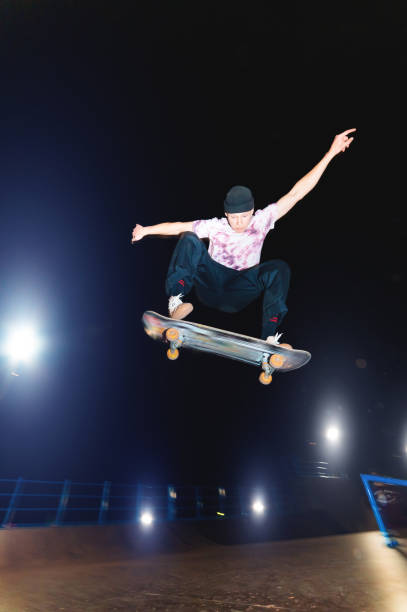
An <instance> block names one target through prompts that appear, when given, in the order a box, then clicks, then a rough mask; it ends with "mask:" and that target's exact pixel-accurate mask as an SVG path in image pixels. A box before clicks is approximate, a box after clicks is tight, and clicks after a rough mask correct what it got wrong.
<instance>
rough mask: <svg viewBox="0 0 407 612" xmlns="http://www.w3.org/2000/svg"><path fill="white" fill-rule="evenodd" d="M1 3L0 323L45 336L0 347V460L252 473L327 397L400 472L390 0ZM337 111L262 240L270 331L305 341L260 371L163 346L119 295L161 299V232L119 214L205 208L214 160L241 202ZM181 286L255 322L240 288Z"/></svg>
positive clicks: (290, 176)
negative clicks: (278, 370)
mask: <svg viewBox="0 0 407 612" xmlns="http://www.w3.org/2000/svg"><path fill="white" fill-rule="evenodd" d="M0 6H1V9H0V78H1V95H0V207H1V208H0V231H1V239H0V327H1V330H0V331H1V334H3V333H4V330H5V328H6V326H7V325H8V324H9V323H10V322H14V321H17V320H27V319H28V320H34V321H35V322H36V324H37V326H38V329H39V330H40V332H41V334H42V336H43V337H44V339H45V340H46V346H45V347H44V350H43V351H42V353H41V354H40V355H39V357H38V359H37V360H36V361H35V362H34V363H32V364H31V365H26V366H22V367H21V368H20V369H19V374H20V376H19V377H14V376H10V369H9V367H8V364H7V362H6V359H5V358H3V360H2V361H1V369H2V371H1V375H2V378H1V400H0V477H3V478H6V477H10V478H14V477H17V476H20V475H21V476H24V477H25V478H40V479H63V478H71V479H77V480H82V481H86V480H89V479H91V480H105V479H108V480H113V481H118V482H137V481H141V482H146V483H166V482H176V483H218V482H229V481H237V482H242V481H250V480H252V481H253V480H255V481H259V482H260V481H262V480H267V478H269V477H270V474H271V473H272V471H273V469H275V467H273V466H275V465H276V462H277V461H278V460H279V458H281V457H282V456H300V457H302V456H304V457H306V456H307V457H308V456H311V455H310V453H311V454H312V453H314V455H312V456H315V457H317V456H318V457H324V458H328V459H329V457H330V454H329V453H330V452H331V453H332V451H329V450H327V449H325V447H324V443H323V442H322V434H323V428H324V425H325V424H326V423H327V422H329V420H330V419H331V418H333V419H336V420H337V422H338V423H340V425H341V426H342V427H343V443H342V446H341V449H340V450H339V451H338V454H337V456H336V458H335V459H336V460H337V461H339V462H342V464H343V465H344V466H345V468H346V469H348V470H350V471H355V472H358V471H362V470H374V471H377V472H381V473H388V474H389V475H394V476H396V475H398V476H401V477H403V474H404V475H405V474H407V457H400V456H401V455H402V451H403V448H404V446H405V445H407V414H406V408H407V384H406V367H405V366H406V358H405V350H406V349H405V346H406V331H405V329H406V328H405V313H406V302H405V299H404V298H403V295H404V294H405V288H406V279H407V277H406V255H405V244H406V237H407V230H406V225H405V222H404V218H405V215H404V209H405V206H406V196H405V192H406V189H405V182H406V181H405V177H406V168H405V165H406V156H405V148H406V142H407V139H406V136H407V130H406V124H405V109H406V108H407V100H406V96H405V93H404V91H405V87H404V85H405V74H406V69H407V56H406V53H405V48H404V43H405V38H406V34H407V21H406V19H405V15H403V13H402V10H401V6H402V3H399V2H394V1H390V2H389V1H387V2H375V3H368V2H360V3H349V4H348V3H337V4H336V7H335V6H334V5H333V4H332V3H325V4H324V5H320V4H316V3H312V2H311V3H304V2H302V3H299V4H298V5H295V4H292V3H273V2H253V3H248V2H213V3H212V2H208V1H205V2H201V1H196V2H165V1H162V2H159V1H149V2H147V1H145V2H134V1H120V0H118V1H116V2H109V3H108V2H104V1H102V0H99V1H97V2H89V1H87V0H82V1H80V2H79V1H73V0H71V1H65V0H59V1H58V2H55V1H46V0H37V1H22V0H20V1H17V0H15V1H11V0H8V1H5V0H3V1H2V2H1V3H0ZM284 7H285V8H284ZM353 127H356V128H357V132H356V134H355V140H354V142H353V144H352V145H351V147H350V149H349V150H348V151H347V152H346V153H345V154H343V155H340V156H338V157H336V158H335V159H334V160H333V162H332V163H331V164H330V165H329V167H328V169H327V170H326V172H325V174H324V175H323V177H322V179H321V181H320V183H319V184H318V185H317V187H316V188H315V189H314V190H313V191H312V192H311V193H310V194H308V196H306V197H305V198H304V200H302V201H301V202H299V203H298V204H297V205H296V206H295V208H294V209H293V210H292V211H291V212H290V213H288V214H287V215H286V216H285V217H284V218H283V219H282V220H281V221H279V222H278V223H277V224H276V228H275V229H274V230H273V231H272V232H270V234H269V235H268V237H267V239H266V242H265V244H264V248H263V254H262V261H266V260H267V259H273V258H281V259H284V260H285V261H287V262H288V263H289V265H290V267H291V270H292V281H291V288H290V292H289V296H288V308H289V313H288V315H287V317H286V319H285V320H284V323H283V326H282V329H281V331H284V337H283V339H284V340H285V341H287V342H290V343H291V344H292V345H293V346H294V347H296V348H303V349H306V350H309V351H310V352H311V353H312V360H311V362H310V363H309V364H308V365H307V366H305V367H304V368H303V369H301V370H299V371H298V372H294V373H290V374H285V375H280V376H279V375H277V376H276V377H275V379H274V381H273V383H272V384H271V385H270V386H269V387H263V386H262V385H260V384H259V383H258V380H257V377H258V372H257V371H256V369H255V368H254V367H252V366H248V365H244V364H240V363H238V362H233V361H229V360H222V359H221V358H216V357H214V356H210V355H204V354H198V353H190V352H187V351H184V352H181V356H180V358H179V360H178V361H177V362H175V363H172V362H169V361H167V359H166V357H165V351H164V346H162V345H160V344H159V343H156V342H152V341H151V340H150V339H149V338H148V337H147V336H146V335H145V333H144V331H143V328H142V325H141V316H142V314H143V312H144V311H145V310H150V309H151V310H156V311H158V312H161V313H163V314H166V313H167V298H166V295H165V292H164V281H165V274H166V270H167V266H168V263H169V259H170V256H171V252H172V249H173V248H174V246H175V244H176V238H159V237H153V236H150V237H147V238H145V239H143V240H142V241H141V242H138V243H137V244H136V245H134V246H132V245H131V244H130V240H131V231H132V228H133V227H134V226H135V224H136V223H140V224H142V225H152V224H155V223H160V222H162V221H192V220H195V219H202V218H204V219H205V218H210V217H214V216H222V214H223V199H224V196H225V193H226V191H227V190H228V189H229V188H230V187H231V186H232V185H234V184H242V185H248V186H249V187H250V188H251V189H252V190H253V192H254V196H255V200H256V206H257V207H258V208H263V207H264V206H265V205H267V204H268V203H270V202H275V201H276V200H277V199H278V198H280V197H281V196H283V195H284V194H285V193H286V192H288V191H289V189H290V188H291V187H292V186H293V185H294V183H295V182H296V181H297V180H298V179H300V178H301V177H302V176H303V175H304V174H306V173H307V172H308V171H309V170H310V169H311V168H312V167H313V166H314V165H315V164H316V163H317V162H318V161H319V160H320V159H321V158H322V156H323V155H324V154H325V152H326V151H327V150H328V148H329V146H330V144H331V142H332V140H333V138H334V136H335V134H337V133H339V132H342V131H343V130H345V129H348V128H353ZM192 302H193V303H194V306H195V310H194V313H193V316H192V320H196V321H199V322H203V323H206V324H209V325H214V326H215V327H221V328H224V329H230V330H233V331H237V332H241V333H246V334H249V335H253V336H256V335H257V336H258V335H259V334H260V327H261V302H260V301H258V302H255V303H253V304H252V305H250V307H248V308H247V309H246V310H245V311H243V312H242V313H239V314H238V315H226V314H222V313H219V312H216V311H211V310H210V309H208V308H205V307H203V306H202V305H200V304H199V303H198V302H197V300H196V299H195V298H194V296H192ZM357 360H359V361H357ZM360 366H365V367H360ZM310 441H315V442H317V446H312V447H310V446H309V444H308V443H309V442H310ZM393 455H399V456H396V457H395V456H393Z"/></svg>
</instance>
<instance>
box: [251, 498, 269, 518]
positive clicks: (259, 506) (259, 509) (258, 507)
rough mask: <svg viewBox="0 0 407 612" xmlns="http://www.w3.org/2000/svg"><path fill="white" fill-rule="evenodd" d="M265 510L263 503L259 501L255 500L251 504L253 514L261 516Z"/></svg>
mask: <svg viewBox="0 0 407 612" xmlns="http://www.w3.org/2000/svg"><path fill="white" fill-rule="evenodd" d="M265 509H266V508H265V506H264V504H263V502H262V501H261V499H256V500H255V501H254V502H253V505H252V510H253V512H255V514H263V513H264V511H265Z"/></svg>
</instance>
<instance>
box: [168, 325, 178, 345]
mask: <svg viewBox="0 0 407 612" xmlns="http://www.w3.org/2000/svg"><path fill="white" fill-rule="evenodd" d="M165 337H166V338H167V340H168V341H169V342H174V341H175V340H178V338H179V331H178V329H175V327H170V328H169V329H167V331H166V332H165Z"/></svg>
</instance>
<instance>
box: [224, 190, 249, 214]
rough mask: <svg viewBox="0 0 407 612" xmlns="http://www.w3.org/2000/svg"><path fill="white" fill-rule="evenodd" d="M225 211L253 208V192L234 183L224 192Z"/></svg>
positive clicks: (234, 211) (237, 211) (241, 210)
mask: <svg viewBox="0 0 407 612" xmlns="http://www.w3.org/2000/svg"><path fill="white" fill-rule="evenodd" d="M224 208H225V212H227V213H241V212H246V211H247V210H251V209H252V208H254V199H253V194H252V192H251V191H250V189H249V188H248V187H243V186H242V185H235V186H234V187H232V189H229V191H228V192H227V194H226V199H225V201H224Z"/></svg>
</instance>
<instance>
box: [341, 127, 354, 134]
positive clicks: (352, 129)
mask: <svg viewBox="0 0 407 612" xmlns="http://www.w3.org/2000/svg"><path fill="white" fill-rule="evenodd" d="M351 132H356V128H351V129H350V130H345V131H344V132H342V136H346V135H347V134H350V133H351Z"/></svg>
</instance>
